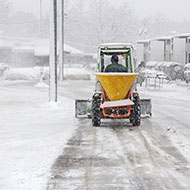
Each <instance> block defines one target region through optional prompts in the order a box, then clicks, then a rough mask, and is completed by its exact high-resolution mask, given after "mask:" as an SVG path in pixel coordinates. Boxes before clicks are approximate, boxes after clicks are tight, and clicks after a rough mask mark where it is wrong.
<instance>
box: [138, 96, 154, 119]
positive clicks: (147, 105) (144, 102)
mask: <svg viewBox="0 0 190 190" xmlns="http://www.w3.org/2000/svg"><path fill="white" fill-rule="evenodd" d="M140 101H141V103H140V104H141V116H147V115H149V116H150V117H151V116H152V103H151V99H150V98H143V99H141V100H140Z"/></svg>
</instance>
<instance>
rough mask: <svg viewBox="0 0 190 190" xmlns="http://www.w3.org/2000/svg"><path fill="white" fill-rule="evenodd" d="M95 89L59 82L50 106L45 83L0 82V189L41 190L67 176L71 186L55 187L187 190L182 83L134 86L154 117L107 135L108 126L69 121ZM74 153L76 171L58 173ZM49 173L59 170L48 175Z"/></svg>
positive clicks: (188, 143) (188, 144)
mask: <svg viewBox="0 0 190 190" xmlns="http://www.w3.org/2000/svg"><path fill="white" fill-rule="evenodd" d="M93 88H94V86H93V81H82V80H78V81H70V80H67V81H64V82H63V83H59V87H58V92H59V98H58V99H59V102H58V103H57V104H54V103H48V85H47V84H45V83H38V82H34V81H32V80H29V81H28V80H26V81H21V80H20V81H1V82H0V94H1V98H0V113H1V114H0V121H1V122H0V153H1V154H0V155H1V156H0V170H1V173H0V189H2V190H12V189H16V190H33V189H35V190H42V189H46V186H47V183H48V184H49V187H50V186H51V185H52V183H51V182H52V181H51V180H50V181H49V182H48V179H51V178H50V176H52V175H54V174H55V173H56V174H57V175H58V174H59V175H62V174H60V173H59V172H63V173H64V172H66V173H65V175H66V178H67V179H69V181H64V180H63V181H61V183H60V184H61V185H63V186H64V185H67V187H69V188H70V187H72V188H77V184H81V182H86V185H87V186H85V187H89V186H90V185H91V184H93V183H95V184H96V183H98V184H99V185H101V186H99V185H98V186H96V187H103V186H102V185H103V184H105V183H107V186H106V187H108V189H109V187H110V188H111V187H114V188H117V187H121V188H122V187H129V188H132V189H138V188H140V187H142V188H144V187H146V186H149V185H150V186H149V187H156V185H161V186H160V189H164V187H175V185H176V184H177V186H176V189H180V187H184V188H187V187H190V184H188V179H189V176H190V165H189V162H190V140H189V139H190V126H189V123H190V118H189V111H190V90H189V91H188V90H187V87H186V84H185V83H184V82H179V81H177V82H174V83H171V84H166V83H164V86H163V88H156V89H154V88H152V87H150V88H146V87H145V86H144V85H143V86H142V87H139V91H140V94H141V96H145V97H147V96H149V97H151V98H152V103H153V117H152V118H151V119H148V120H146V119H145V120H143V123H142V126H141V127H140V128H138V129H131V128H130V127H129V128H128V127H123V126H117V125H118V123H117V122H116V124H114V123H112V124H111V127H110V128H109V127H107V125H108V123H107V124H104V125H105V126H103V127H102V128H101V127H100V128H98V129H93V130H92V128H91V122H90V120H88V121H86V120H83V121H78V120H77V119H76V118H74V99H80V98H83V99H86V98H90V97H91V93H92V90H93ZM119 125H120V124H119ZM120 130H121V131H120ZM73 134H74V136H73ZM72 136H73V137H72ZM68 139H70V140H69V141H68ZM130 139H131V140H132V141H130ZM73 140H74V141H73ZM78 140H80V142H81V143H82V144H81V145H78V144H77V143H79V141H78ZM134 142H135V146H134ZM73 146H74V148H73ZM64 148H66V149H65V150H64V151H63V149H64ZM70 150H71V152H68V151H70ZM79 150H81V151H82V152H81V153H80V152H79ZM71 153H72V154H71ZM62 154H63V155H62ZM68 154H69V155H68ZM78 154H79V155H80V156H81V155H83V156H84V158H82V159H81V158H80V159H79V162H78V163H76V168H72V167H71V168H70V165H66V166H65V167H66V170H65V171H62V170H61V167H60V168H59V163H60V162H61V163H64V160H60V159H61V158H62V159H63V158H70V159H71V160H73V159H75V158H76V157H77V156H78ZM111 154H113V155H112V156H111V157H110V155H111ZM59 155H61V157H59ZM67 156H69V157H67ZM85 156H88V157H89V156H91V157H90V159H86V157H85ZM56 159H57V161H56ZM85 159H86V160H85ZM130 159H132V160H130ZM149 159H150V160H149ZM151 159H152V160H151ZM73 161H74V160H73ZM75 162H76V160H75ZM75 162H73V164H75ZM56 164H58V165H56ZM80 164H82V169H81V168H80V167H81V165H80ZM52 166H53V167H52ZM79 166H80V167H79ZM51 167H52V168H53V171H54V168H55V167H58V168H59V170H56V171H54V172H53V173H52V171H51ZM86 167H87V169H86ZM103 170H104V171H103ZM73 172H74V173H73ZM94 172H95V173H94ZM96 172H97V173H96ZM151 172H152V173H151ZM133 174H134V175H133ZM137 174H138V176H137V177H135V176H136V175H137ZM153 174H155V175H153ZM143 175H144V176H143ZM82 176H84V178H83V177H82ZM78 177H80V178H78ZM81 177H82V178H81ZM93 177H95V178H93ZM125 177H126V178H125ZM151 177H152V178H151ZM79 179H80V181H78V180H79ZM103 179H105V180H103ZM112 179H114V180H115V181H113V180H112ZM170 179H171V180H170ZM176 179H178V181H176ZM93 180H95V181H93ZM139 180H140V181H139ZM159 180H161V181H159ZM162 180H163V181H162ZM175 181H176V184H175ZM53 182H57V181H53ZM58 182H60V181H58ZM75 182H76V183H75ZM67 183H68V184H67ZM109 183H110V184H109ZM151 184H152V185H151ZM96 185H97V184H96ZM139 185H140V186H139ZM165 185H166V186H165ZM167 185H168V186H167ZM63 186H62V187H63ZM64 187H65V186H64ZM80 187H81V189H82V188H83V187H84V186H83V184H82V186H80ZM50 189H51V187H50ZM52 189H53V188H52ZM79 189H80V188H79ZM166 189H167V188H166ZM174 189H175V188H174ZM187 189H188V188H187Z"/></svg>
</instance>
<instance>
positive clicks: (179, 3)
mask: <svg viewBox="0 0 190 190" xmlns="http://www.w3.org/2000/svg"><path fill="white" fill-rule="evenodd" d="M71 1H72V0H71ZM110 1H113V3H116V2H117V3H120V4H121V3H122V2H126V1H127V2H128V3H129V6H130V7H131V8H132V9H133V10H134V11H135V13H136V14H137V15H138V16H139V17H145V16H152V15H158V14H159V13H161V14H162V15H163V16H166V17H167V18H169V19H171V20H177V21H182V20H183V19H189V18H190V0H109V2H110ZM39 2H40V0H12V4H13V8H14V10H25V11H29V12H34V13H35V14H38V13H39ZM42 2H43V6H44V9H45V10H46V11H47V10H48V7H49V6H48V4H49V0H42Z"/></svg>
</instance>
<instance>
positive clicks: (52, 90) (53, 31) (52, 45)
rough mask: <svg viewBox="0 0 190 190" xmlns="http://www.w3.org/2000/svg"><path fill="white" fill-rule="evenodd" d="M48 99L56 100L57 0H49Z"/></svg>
mask: <svg viewBox="0 0 190 190" xmlns="http://www.w3.org/2000/svg"><path fill="white" fill-rule="evenodd" d="M49 49H50V57H49V70H50V79H49V80H50V85H49V101H50V102H57V0H50V40H49Z"/></svg>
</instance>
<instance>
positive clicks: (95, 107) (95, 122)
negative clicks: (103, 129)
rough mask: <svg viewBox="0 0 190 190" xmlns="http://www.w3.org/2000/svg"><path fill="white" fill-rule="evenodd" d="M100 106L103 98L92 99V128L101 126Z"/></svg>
mask: <svg viewBox="0 0 190 190" xmlns="http://www.w3.org/2000/svg"><path fill="white" fill-rule="evenodd" d="M100 104H101V97H100V96H99V97H93V99H92V126H94V127H96V126H100V124H101V116H100Z"/></svg>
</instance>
